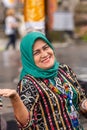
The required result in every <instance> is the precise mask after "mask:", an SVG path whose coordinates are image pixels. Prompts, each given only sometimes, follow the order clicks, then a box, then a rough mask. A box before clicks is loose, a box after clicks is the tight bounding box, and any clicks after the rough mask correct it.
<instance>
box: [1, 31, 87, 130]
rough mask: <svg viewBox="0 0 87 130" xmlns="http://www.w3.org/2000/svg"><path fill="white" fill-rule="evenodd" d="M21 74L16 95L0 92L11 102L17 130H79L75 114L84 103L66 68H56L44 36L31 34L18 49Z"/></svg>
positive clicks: (86, 102)
mask: <svg viewBox="0 0 87 130" xmlns="http://www.w3.org/2000/svg"><path fill="white" fill-rule="evenodd" d="M20 51H21V61H22V66H23V68H22V71H21V74H20V82H19V83H18V88H17V92H16V91H15V90H11V89H0V95H1V96H5V97H9V98H10V99H11V102H12V105H13V108H14V114H15V117H16V120H17V122H18V126H19V129H21V130H83V128H82V126H81V124H80V121H79V118H78V113H79V112H80V111H82V112H84V113H86V112H87V99H86V97H85V94H84V92H83V90H82V89H81V87H80V85H79V84H78V81H77V78H76V75H75V74H74V73H73V71H72V70H71V68H70V67H68V66H67V65H65V64H60V63H59V62H57V60H56V58H55V53H54V48H53V46H52V44H51V43H50V42H49V41H48V39H47V38H46V37H45V35H44V34H42V33H40V32H31V33H29V34H27V35H26V36H25V37H24V38H23V39H22V41H21V45H20Z"/></svg>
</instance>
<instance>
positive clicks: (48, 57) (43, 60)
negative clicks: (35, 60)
mask: <svg viewBox="0 0 87 130" xmlns="http://www.w3.org/2000/svg"><path fill="white" fill-rule="evenodd" d="M50 58H51V56H47V57H46V58H44V59H42V60H41V62H43V63H48V62H49V61H50Z"/></svg>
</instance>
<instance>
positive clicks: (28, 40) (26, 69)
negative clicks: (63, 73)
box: [20, 32, 59, 79]
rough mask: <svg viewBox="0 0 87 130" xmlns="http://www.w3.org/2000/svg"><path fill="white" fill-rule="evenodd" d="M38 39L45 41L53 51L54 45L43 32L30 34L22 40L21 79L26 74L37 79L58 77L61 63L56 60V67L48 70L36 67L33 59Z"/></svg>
mask: <svg viewBox="0 0 87 130" xmlns="http://www.w3.org/2000/svg"><path fill="white" fill-rule="evenodd" d="M37 39H42V40H43V41H45V42H46V43H47V44H48V45H49V46H50V47H51V48H52V49H53V50H54V48H53V46H52V44H51V43H50V42H49V40H48V39H47V38H46V36H45V35H44V34H42V33H41V32H30V33H28V34H27V35H25V36H24V37H23V38H22V41H21V44H20V52H21V62H22V67H23V68H22V71H21V73H20V79H22V78H23V77H24V76H25V75H26V74H29V75H32V76H34V77H35V78H53V77H55V76H57V73H58V67H59V63H58V62H57V61H56V59H55V63H54V65H53V66H52V67H51V68H49V69H47V70H44V69H41V68H39V67H37V66H36V65H35V62H34V57H33V45H34V43H35V41H36V40H37Z"/></svg>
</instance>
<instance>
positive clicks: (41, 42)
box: [33, 39, 47, 50]
mask: <svg viewBox="0 0 87 130" xmlns="http://www.w3.org/2000/svg"><path fill="white" fill-rule="evenodd" d="M46 44H47V43H46V42H45V41H44V40H42V39H37V40H36V41H35V43H34V45H33V50H37V49H40V48H41V47H42V46H44V45H46Z"/></svg>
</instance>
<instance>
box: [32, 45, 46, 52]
mask: <svg viewBox="0 0 87 130" xmlns="http://www.w3.org/2000/svg"><path fill="white" fill-rule="evenodd" d="M45 46H48V44H47V43H46V44H44V45H43V46H42V47H41V48H44V47H45ZM41 48H39V49H36V50H34V51H33V53H34V52H36V51H39V50H40V49H41Z"/></svg>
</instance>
